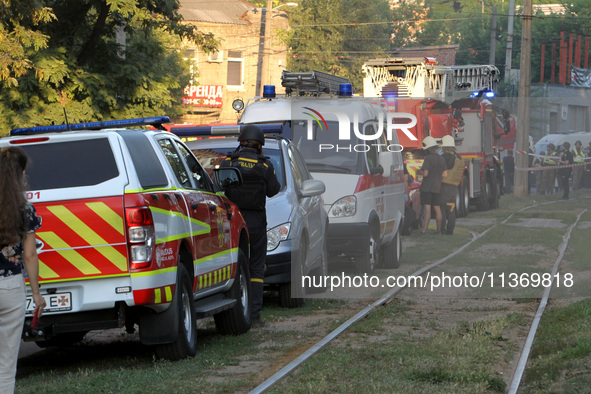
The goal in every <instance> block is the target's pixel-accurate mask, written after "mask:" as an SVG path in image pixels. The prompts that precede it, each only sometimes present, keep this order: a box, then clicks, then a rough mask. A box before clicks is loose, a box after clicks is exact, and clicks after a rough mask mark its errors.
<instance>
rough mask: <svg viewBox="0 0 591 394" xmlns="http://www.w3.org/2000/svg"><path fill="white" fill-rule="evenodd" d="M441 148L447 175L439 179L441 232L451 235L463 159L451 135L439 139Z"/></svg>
mask: <svg viewBox="0 0 591 394" xmlns="http://www.w3.org/2000/svg"><path fill="white" fill-rule="evenodd" d="M441 148H443V155H441V156H442V157H443V159H444V160H445V164H446V166H447V177H445V178H443V179H442V180H441V192H440V197H441V201H440V202H441V217H442V221H441V234H446V235H452V234H453V233H454V228H455V227H456V194H457V191H458V185H459V184H460V181H461V179H462V175H463V174H464V160H463V159H462V157H461V156H460V155H458V154H457V153H456V144H455V141H454V137H452V136H451V135H446V136H444V137H443V138H442V139H441Z"/></svg>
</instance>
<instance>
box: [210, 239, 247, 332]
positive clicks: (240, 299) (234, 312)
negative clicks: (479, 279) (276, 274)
mask: <svg viewBox="0 0 591 394" xmlns="http://www.w3.org/2000/svg"><path fill="white" fill-rule="evenodd" d="M226 296H227V297H228V298H233V299H235V300H236V305H234V306H233V307H232V309H228V310H225V311H222V312H220V313H217V314H215V315H213V319H214V321H215V326H216V327H217V329H218V331H219V332H220V333H221V334H222V335H240V334H244V333H245V332H247V331H248V330H249V329H250V275H249V273H248V268H247V261H246V255H245V254H244V252H243V251H242V250H241V249H239V250H238V266H237V267H236V277H235V278H234V283H233V284H232V287H231V288H230V290H228V292H227V293H226Z"/></svg>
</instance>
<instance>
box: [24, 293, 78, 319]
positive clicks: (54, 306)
mask: <svg viewBox="0 0 591 394" xmlns="http://www.w3.org/2000/svg"><path fill="white" fill-rule="evenodd" d="M42 296H43V298H45V302H46V303H47V306H46V307H45V308H44V309H43V312H44V313H45V312H62V311H71V310H72V293H70V292H66V293H55V294H42ZM34 309H35V303H34V302H33V297H30V296H28V297H27V304H26V313H27V314H31V313H33V310H34Z"/></svg>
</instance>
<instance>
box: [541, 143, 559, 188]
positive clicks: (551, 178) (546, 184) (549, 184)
mask: <svg viewBox="0 0 591 394" xmlns="http://www.w3.org/2000/svg"><path fill="white" fill-rule="evenodd" d="M548 156H556V159H555V158H553V157H548ZM557 158H558V156H557V153H556V146H555V145H554V144H548V152H547V153H546V157H544V158H543V159H542V166H544V167H547V168H546V169H545V170H544V175H543V180H542V188H543V189H544V191H545V194H554V184H555V182H556V169H555V167H556V164H557V162H558V161H557Z"/></svg>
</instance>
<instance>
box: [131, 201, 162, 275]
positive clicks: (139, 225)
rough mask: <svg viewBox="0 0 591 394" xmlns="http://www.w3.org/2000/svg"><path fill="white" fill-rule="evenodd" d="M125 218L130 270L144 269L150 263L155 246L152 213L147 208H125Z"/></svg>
mask: <svg viewBox="0 0 591 394" xmlns="http://www.w3.org/2000/svg"><path fill="white" fill-rule="evenodd" d="M125 218H126V220H127V245H128V248H129V256H130V257H131V268H146V267H148V266H149V265H150V262H151V261H152V256H153V255H154V247H155V244H156V237H155V231H154V219H153V218H152V212H151V211H150V209H149V208H147V207H139V208H127V209H126V210H125Z"/></svg>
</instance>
